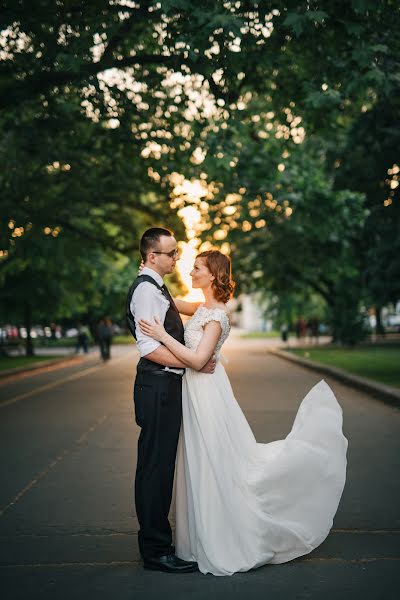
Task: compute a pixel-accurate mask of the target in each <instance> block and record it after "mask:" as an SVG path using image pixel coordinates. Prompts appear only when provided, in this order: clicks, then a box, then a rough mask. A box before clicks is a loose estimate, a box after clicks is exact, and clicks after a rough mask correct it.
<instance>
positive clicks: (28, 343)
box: [24, 300, 35, 356]
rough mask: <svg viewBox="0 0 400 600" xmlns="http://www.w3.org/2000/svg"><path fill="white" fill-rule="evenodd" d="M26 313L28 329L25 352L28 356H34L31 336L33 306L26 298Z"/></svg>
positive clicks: (26, 326)
mask: <svg viewBox="0 0 400 600" xmlns="http://www.w3.org/2000/svg"><path fill="white" fill-rule="evenodd" d="M24 313H25V314H24V325H25V329H26V341H25V354H26V356H34V354H35V352H34V348H33V342H32V338H31V329H32V307H31V305H30V304H29V302H28V301H27V300H25V307H24Z"/></svg>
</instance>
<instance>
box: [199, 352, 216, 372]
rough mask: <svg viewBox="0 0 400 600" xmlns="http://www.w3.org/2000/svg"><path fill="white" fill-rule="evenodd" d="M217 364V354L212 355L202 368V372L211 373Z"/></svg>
mask: <svg viewBox="0 0 400 600" xmlns="http://www.w3.org/2000/svg"><path fill="white" fill-rule="evenodd" d="M216 364H217V360H216V358H215V356H212V357H211V358H210V360H209V361H208V362H207V363H206V364H205V365H204V367H203V368H202V369H200V373H209V374H212V373H214V371H215V365H216Z"/></svg>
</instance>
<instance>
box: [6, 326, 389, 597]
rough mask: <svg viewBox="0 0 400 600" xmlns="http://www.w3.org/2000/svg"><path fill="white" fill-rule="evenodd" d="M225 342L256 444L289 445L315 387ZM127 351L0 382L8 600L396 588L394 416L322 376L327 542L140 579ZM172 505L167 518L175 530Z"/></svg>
mask: <svg viewBox="0 0 400 600" xmlns="http://www.w3.org/2000/svg"><path fill="white" fill-rule="evenodd" d="M267 343H268V342H267V341H265V340H240V339H238V338H237V337H232V339H231V340H229V341H228V343H227V344H226V349H225V351H224V355H225V356H226V357H227V359H228V361H229V362H227V364H226V369H227V371H228V374H229V375H230V378H231V382H232V385H233V389H234V391H235V394H236V397H237V399H238V401H239V403H240V405H241V407H242V409H243V411H244V412H245V414H246V417H247V419H248V420H249V423H250V425H251V427H252V429H253V431H254V433H255V435H256V437H257V440H258V441H260V442H269V441H273V440H276V439H281V438H283V437H285V436H286V435H287V434H288V433H289V431H290V429H291V426H292V424H293V420H294V417H295V414H296V410H297V407H298V405H299V403H300V401H301V399H302V398H303V397H304V396H305V395H306V393H307V392H308V390H309V389H310V388H311V387H312V386H313V385H314V384H315V383H317V382H318V381H319V380H320V379H321V376H320V375H319V374H318V373H314V372H313V371H310V370H308V369H304V368H303V367H301V366H298V365H295V364H291V363H288V362H286V361H285V360H282V359H280V358H278V357H276V356H274V355H271V354H268V353H267V350H266V344H267ZM137 358H138V356H137V353H136V350H135V348H134V347H130V346H128V347H127V346H125V347H119V348H118V347H117V348H114V349H113V358H112V360H111V361H109V362H107V363H102V362H101V361H100V360H99V359H98V358H97V355H94V354H92V355H90V356H89V357H88V358H87V360H85V361H84V362H82V363H79V364H73V365H71V366H68V367H65V368H63V369H57V370H46V369H44V370H43V371H41V370H39V371H38V372H35V373H34V374H30V375H29V376H16V377H15V378H13V379H8V380H7V381H5V382H3V383H2V384H1V385H0V440H1V457H2V460H1V470H2V473H1V487H0V578H1V587H0V589H1V595H2V598H5V599H6V600H11V599H13V600H14V599H24V600H28V599H29V600H36V599H40V600H47V599H51V600H64V599H65V600H67V599H68V600H72V599H73V600H76V599H81V598H82V599H83V598H85V599H89V600H91V599H92V598H95V599H96V600H103V599H104V600H105V599H111V598H112V599H113V600H125V599H130V600H133V599H135V600H137V599H139V600H141V599H142V598H143V599H146V600H152V599H153V598H154V599H156V598H157V599H159V598H160V597H162V598H175V599H181V598H182V599H183V598H185V599H186V598H188V597H190V598H193V599H196V598H199V599H200V598H201V599H203V598H204V597H208V598H210V600H211V599H212V598H217V599H222V598H230V599H232V600H236V599H239V598H243V599H244V598H249V599H253V598H254V599H255V598H268V599H269V600H275V599H281V598H282V599H285V600H291V599H296V600H297V599H299V600H303V599H308V598H312V599H320V598H323V599H324V600H334V599H335V600H337V598H340V599H341V600H342V599H351V600H356V599H363V600H370V599H371V600H372V599H381V598H384V599H385V600H390V599H391V598H397V597H398V594H399V589H400V574H399V572H400V517H399V514H398V506H399V488H400V483H399V477H398V474H399V472H400V452H399V450H400V436H399V428H400V411H399V410H398V409H397V408H395V407H391V406H388V405H386V404H384V403H382V402H380V401H379V400H376V399H374V398H373V397H371V396H369V395H367V394H366V393H364V392H360V391H357V390H355V389H353V388H351V387H348V386H346V385H344V384H342V383H338V382H337V381H335V380H334V379H331V378H329V377H326V380H327V382H328V383H329V384H330V385H331V387H332V388H333V390H334V392H335V394H336V396H337V398H338V399H339V402H340V404H341V405H342V407H343V411H344V432H345V435H346V437H347V438H348V440H349V450H348V472H347V483H346V487H345V490H344V494H343V497H342V501H341V504H340V507H339V510H338V513H337V515H336V518H335V521H334V526H333V529H332V531H331V533H330V535H329V536H328V538H327V540H326V541H325V542H324V543H323V544H322V545H321V546H320V547H319V548H317V549H316V550H315V551H314V552H313V553H311V554H309V555H308V556H306V557H303V558H300V559H297V560H295V561H292V562H290V563H287V564H284V565H266V566H264V567H261V568H260V569H257V570H254V571H251V572H249V573H240V574H235V575H233V576H232V577H214V576H212V575H202V574H200V573H194V574H187V575H169V574H164V573H158V572H151V571H144V570H143V568H142V566H141V563H140V560H139V553H138V547H137V520H136V516H135V511H134V504H133V477H134V470H135V464H136V443H137V437H138V433H139V430H138V427H137V426H136V424H135V421H134V413H133V403H132V387H133V379H134V375H135V365H136V362H137ZM173 512H174V507H172V510H171V520H172V521H173Z"/></svg>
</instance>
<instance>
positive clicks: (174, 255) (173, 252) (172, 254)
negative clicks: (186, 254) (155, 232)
mask: <svg viewBox="0 0 400 600" xmlns="http://www.w3.org/2000/svg"><path fill="white" fill-rule="evenodd" d="M153 254H166V255H167V256H169V257H170V258H178V257H179V256H180V252H179V250H171V252H154V250H153Z"/></svg>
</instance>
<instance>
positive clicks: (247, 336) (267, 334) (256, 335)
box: [240, 331, 281, 340]
mask: <svg viewBox="0 0 400 600" xmlns="http://www.w3.org/2000/svg"><path fill="white" fill-rule="evenodd" d="M280 335H281V334H280V333H279V331H251V332H250V333H243V334H242V335H241V336H240V337H241V338H243V339H244V340H255V339H261V338H277V337H280Z"/></svg>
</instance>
